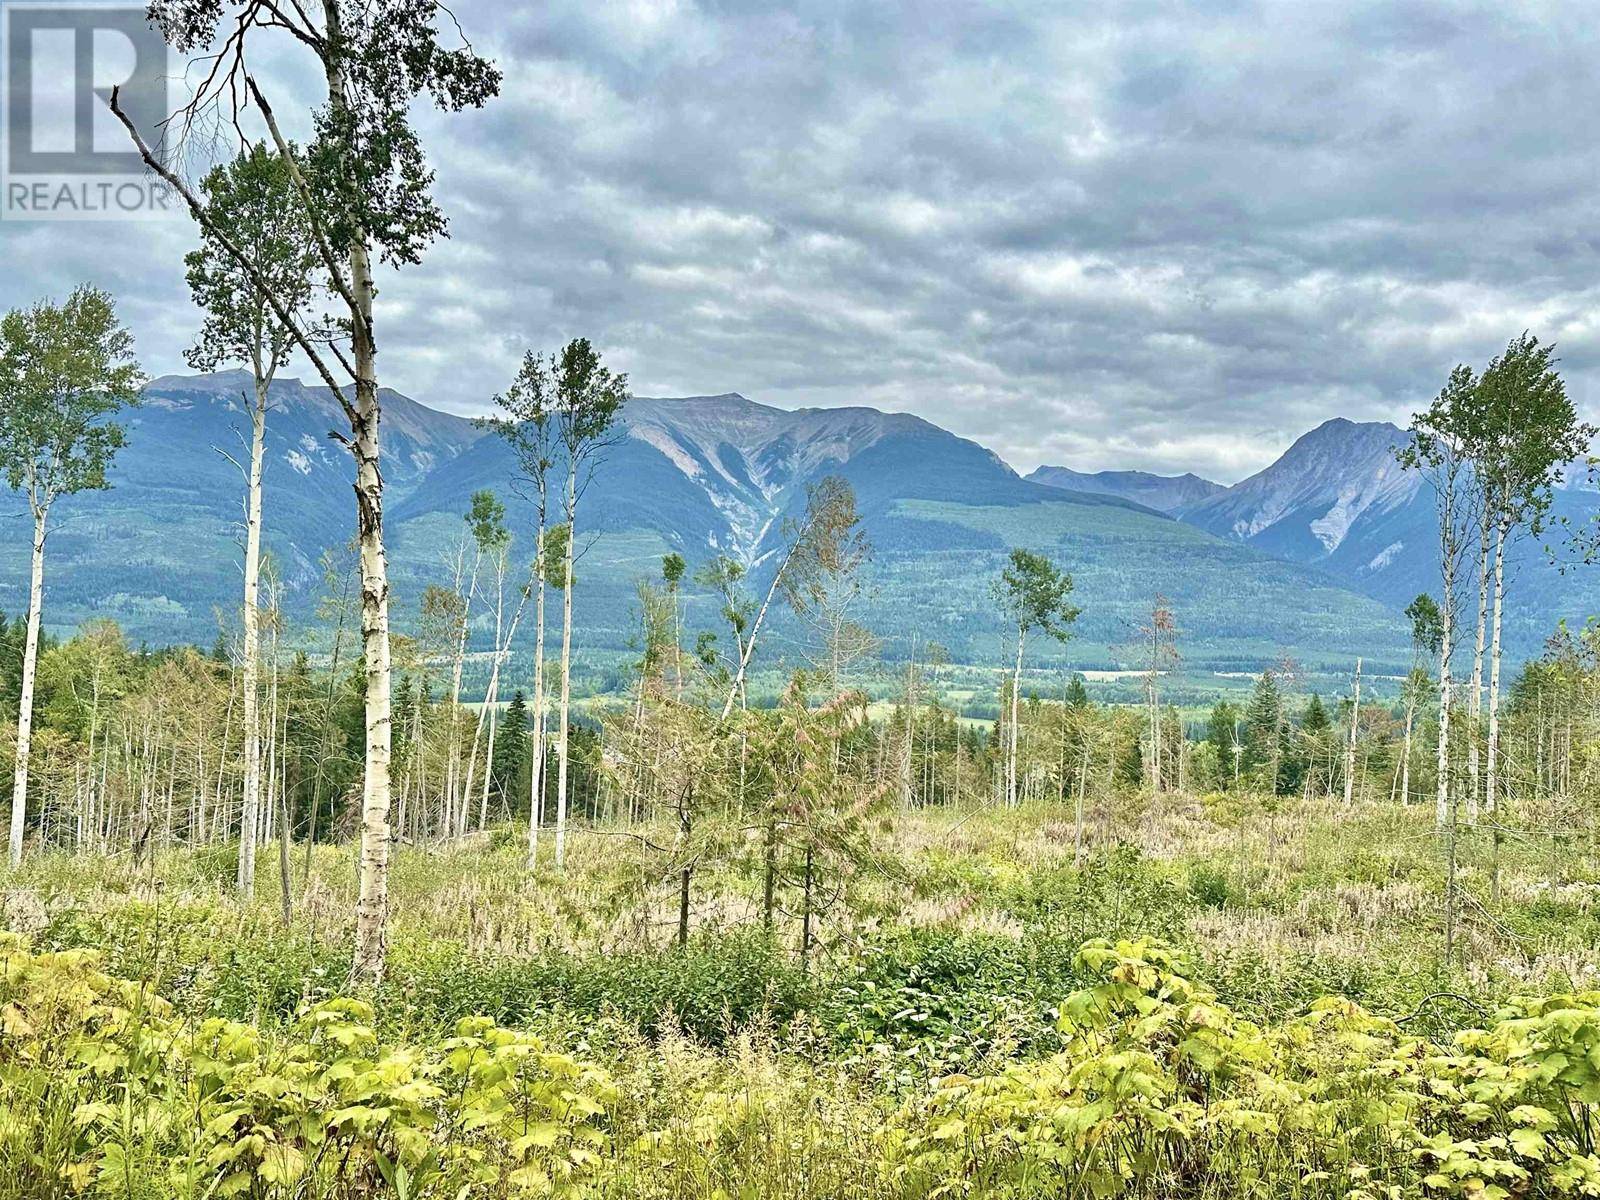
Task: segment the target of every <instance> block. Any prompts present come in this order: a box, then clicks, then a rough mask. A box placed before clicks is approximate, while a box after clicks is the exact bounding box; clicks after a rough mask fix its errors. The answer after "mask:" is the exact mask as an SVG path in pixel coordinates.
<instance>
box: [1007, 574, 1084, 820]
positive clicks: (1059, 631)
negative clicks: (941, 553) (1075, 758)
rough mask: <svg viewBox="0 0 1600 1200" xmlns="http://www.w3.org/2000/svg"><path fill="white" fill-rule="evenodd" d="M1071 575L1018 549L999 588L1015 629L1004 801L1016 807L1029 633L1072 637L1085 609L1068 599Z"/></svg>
mask: <svg viewBox="0 0 1600 1200" xmlns="http://www.w3.org/2000/svg"><path fill="white" fill-rule="evenodd" d="M1071 595H1072V576H1071V575H1069V574H1067V573H1066V572H1065V571H1060V570H1057V569H1056V567H1055V565H1054V564H1053V563H1051V561H1050V560H1049V559H1048V558H1045V557H1044V555H1042V554H1035V553H1033V552H1032V551H1031V550H1023V549H1021V548H1018V549H1016V550H1013V551H1012V552H1011V557H1010V559H1009V561H1008V562H1007V564H1006V566H1005V568H1004V569H1003V570H1002V571H1001V572H1000V578H999V579H998V580H996V582H995V585H994V597H995V602H996V603H997V604H998V605H999V606H1000V611H1001V612H1002V613H1003V614H1004V615H1005V617H1006V619H1007V620H1008V621H1009V623H1010V624H1011V626H1012V628H1013V629H1014V630H1015V631H1016V638H1017V660H1016V666H1015V667H1014V668H1013V670H1012V672H1011V695H1010V698H1009V707H1010V720H1009V721H1008V722H1007V724H1008V726H1009V728H1008V730H1007V733H1006V756H1005V760H1006V765H1005V789H1006V790H1005V799H1006V803H1007V804H1008V805H1010V806H1012V807H1015V806H1016V804H1017V726H1018V722H1019V719H1020V715H1021V714H1020V699H1019V698H1020V696H1021V694H1022V664H1023V653H1024V648H1025V646H1026V645H1027V640H1028V634H1029V633H1031V632H1033V631H1034V630H1038V631H1039V632H1040V633H1043V634H1045V635H1047V636H1049V637H1052V638H1054V639H1056V640H1057V641H1058V642H1065V641H1066V640H1067V638H1068V637H1070V636H1071V632H1072V623H1073V622H1074V621H1076V620H1077V619H1078V613H1079V612H1080V611H1081V610H1079V609H1078V608H1077V607H1075V606H1074V605H1073V604H1072V602H1071V600H1070V599H1069V597H1070V596H1071Z"/></svg>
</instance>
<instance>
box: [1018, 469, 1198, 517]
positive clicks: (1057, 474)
mask: <svg viewBox="0 0 1600 1200" xmlns="http://www.w3.org/2000/svg"><path fill="white" fill-rule="evenodd" d="M1028 478H1029V479H1030V480H1032V481H1033V482H1034V483H1042V484H1045V485H1046V486H1048V487H1056V488H1066V489H1067V490H1069V491H1075V492H1095V493H1097V494H1099V495H1105V496H1121V497H1122V498H1123V499H1124V500H1132V501H1134V502H1135V503H1137V504H1143V505H1144V506H1145V507H1147V508H1153V509H1155V510H1156V511H1157V512H1164V513H1174V512H1177V511H1178V510H1180V509H1183V508H1186V507H1188V506H1189V505H1191V504H1199V503H1200V502H1201V501H1202V500H1209V499H1210V498H1211V497H1213V496H1216V495H1218V494H1220V493H1222V492H1225V491H1227V490H1228V489H1227V487H1226V486H1225V485H1223V484H1220V483H1213V482H1212V481H1211V480H1209V479H1201V478H1200V476H1198V475H1196V474H1194V473H1192V472H1191V473H1189V474H1187V475H1152V474H1150V472H1148V471H1095V472H1093V473H1092V474H1090V473H1087V472H1084V471H1074V470H1073V469H1072V468H1070V467H1039V468H1037V469H1036V470H1035V471H1034V472H1033V473H1032V474H1030V475H1029V476H1028Z"/></svg>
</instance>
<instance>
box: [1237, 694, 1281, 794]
mask: <svg viewBox="0 0 1600 1200" xmlns="http://www.w3.org/2000/svg"><path fill="white" fill-rule="evenodd" d="M1244 727H1245V729H1244V731H1245V737H1244V751H1245V753H1244V760H1245V761H1244V765H1245V769H1246V770H1248V771H1249V772H1250V773H1251V774H1252V775H1253V776H1254V777H1255V779H1256V781H1257V782H1258V783H1259V784H1260V785H1261V786H1262V787H1264V788H1266V789H1267V790H1268V791H1273V792H1275V791H1277V790H1278V786H1279V783H1280V778H1279V776H1280V773H1281V770H1282V767H1283V695H1282V693H1281V692H1280V691H1279V690H1278V676H1277V672H1275V671H1272V670H1266V671H1263V672H1261V677H1260V678H1259V679H1258V680H1256V688H1255V691H1254V693H1252V695H1251V697H1250V704H1249V707H1248V708H1246V709H1245V718H1244Z"/></svg>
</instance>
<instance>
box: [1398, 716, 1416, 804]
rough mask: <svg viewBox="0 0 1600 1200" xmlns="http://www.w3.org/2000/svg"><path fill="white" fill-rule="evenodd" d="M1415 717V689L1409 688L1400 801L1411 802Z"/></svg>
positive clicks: (1401, 762)
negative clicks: (1412, 734)
mask: <svg viewBox="0 0 1600 1200" xmlns="http://www.w3.org/2000/svg"><path fill="white" fill-rule="evenodd" d="M1416 719H1417V696H1416V689H1415V688H1409V689H1408V694H1407V696H1406V739H1405V749H1404V751H1403V753H1402V756H1401V759H1400V803H1401V804H1410V803H1411V730H1412V727H1413V726H1414V725H1415V724H1416Z"/></svg>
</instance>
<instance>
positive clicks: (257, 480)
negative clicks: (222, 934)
mask: <svg viewBox="0 0 1600 1200" xmlns="http://www.w3.org/2000/svg"><path fill="white" fill-rule="evenodd" d="M267 386H268V385H267V381H266V380H265V379H262V378H261V377H260V372H259V370H258V372H257V378H256V388H255V403H254V405H253V406H252V407H251V409H250V469H249V484H248V493H247V495H246V497H245V533H244V683H243V689H244V812H243V814H242V815H241V818H240V823H239V877H238V885H239V894H240V896H242V897H243V898H244V899H246V900H248V899H250V898H251V897H252V896H254V895H255V890H256V829H257V825H258V823H259V821H260V814H261V697H260V687H261V609H260V604H259V599H260V587H261V470H262V459H263V457H264V455H265V451H266V436H267Z"/></svg>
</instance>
